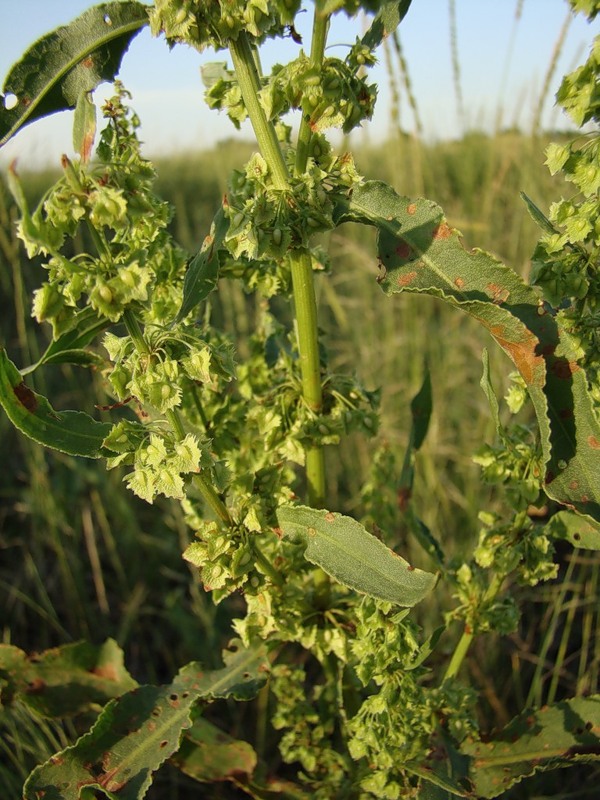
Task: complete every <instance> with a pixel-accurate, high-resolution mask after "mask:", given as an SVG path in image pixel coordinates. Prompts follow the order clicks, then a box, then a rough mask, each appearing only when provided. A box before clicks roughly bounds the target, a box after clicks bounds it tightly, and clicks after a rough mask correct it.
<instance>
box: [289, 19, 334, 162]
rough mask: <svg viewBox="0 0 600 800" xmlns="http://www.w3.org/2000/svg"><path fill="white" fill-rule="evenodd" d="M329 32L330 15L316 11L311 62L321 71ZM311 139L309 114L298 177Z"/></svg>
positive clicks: (300, 146) (301, 133)
mask: <svg viewBox="0 0 600 800" xmlns="http://www.w3.org/2000/svg"><path fill="white" fill-rule="evenodd" d="M328 32H329V14H320V13H319V11H318V9H316V10H315V21H314V24H313V32H312V42H311V46H310V62H311V64H312V65H313V66H314V67H316V68H317V69H319V68H320V67H321V65H322V64H323V58H324V56H325V44H326V42H327V33H328ZM311 137H312V131H311V128H310V117H309V116H308V114H303V115H302V122H301V123H300V130H299V131H298V141H297V143H296V164H295V172H296V175H301V174H302V173H303V172H304V171H305V169H306V164H307V163H308V154H309V151H310V140H311Z"/></svg>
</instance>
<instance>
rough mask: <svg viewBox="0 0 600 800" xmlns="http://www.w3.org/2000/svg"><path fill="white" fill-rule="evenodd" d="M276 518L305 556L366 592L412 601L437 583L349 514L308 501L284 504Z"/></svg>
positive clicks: (406, 603)
mask: <svg viewBox="0 0 600 800" xmlns="http://www.w3.org/2000/svg"><path fill="white" fill-rule="evenodd" d="M277 521H278V523H279V527H280V528H281V530H282V531H283V535H284V536H288V537H289V538H290V539H291V540H292V541H297V542H301V543H302V544H305V545H306V550H305V552H304V555H305V557H306V559H307V560H308V561H310V562H311V563H312V564H317V565H318V566H319V567H321V568H322V569H324V570H325V572H327V573H328V574H329V575H331V576H332V577H334V578H335V579H336V580H338V581H339V582H340V583H343V584H344V585H345V586H349V587H350V588H351V589H356V591H358V592H364V594H367V595H369V596H370V597H377V598H379V599H381V600H388V601H389V602H391V603H396V604H397V605H399V606H414V605H415V604H416V603H418V602H419V601H421V600H422V599H423V598H424V597H425V596H426V595H427V594H429V592H430V591H431V590H432V589H433V587H434V586H435V583H436V577H435V575H432V574H431V573H430V572H423V570H420V569H416V568H415V567H413V566H411V565H410V564H409V563H408V561H405V560H404V559H403V558H402V557H401V556H399V555H398V554H397V553H394V552H393V551H392V550H390V549H389V547H386V546H385V545H384V543H383V542H382V541H380V540H379V539H377V538H376V537H375V536H373V535H372V534H371V533H369V532H368V531H367V530H366V528H365V527H364V526H363V525H361V524H360V522H357V521H356V520H354V519H352V518H351V517H345V516H343V515H342V514H334V513H333V512H332V511H325V510H324V509H314V508H308V507H307V506H282V507H281V508H279V509H278V511H277Z"/></svg>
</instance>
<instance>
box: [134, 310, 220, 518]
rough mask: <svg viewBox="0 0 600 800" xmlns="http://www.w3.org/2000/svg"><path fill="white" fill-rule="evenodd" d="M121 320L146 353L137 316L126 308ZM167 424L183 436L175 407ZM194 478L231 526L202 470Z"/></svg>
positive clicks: (211, 504)
mask: <svg viewBox="0 0 600 800" xmlns="http://www.w3.org/2000/svg"><path fill="white" fill-rule="evenodd" d="M123 322H124V323H125V327H126V328H127V332H128V334H129V335H130V336H131V338H132V340H133V343H134V345H135V349H136V350H137V351H138V353H141V354H143V355H148V354H149V353H150V352H151V351H150V346H149V345H148V342H147V341H146V340H145V339H144V334H143V332H142V329H141V327H140V323H139V322H138V319H137V317H136V316H135V314H134V313H133V311H131V309H129V308H127V309H125V311H124V312H123ZM165 416H166V418H167V420H168V421H169V424H170V425H171V427H172V428H173V430H174V432H175V435H176V436H177V438H178V439H179V441H181V440H182V439H184V438H185V428H184V427H183V423H182V422H181V417H180V416H179V414H178V413H177V411H176V410H175V409H169V411H167V412H166V414H165ZM194 480H195V482H196V485H197V486H198V488H199V490H200V494H201V495H202V497H203V498H204V500H205V502H206V503H207V505H208V506H210V508H211V509H212V511H213V513H214V514H215V516H216V517H218V518H219V519H220V520H221V521H222V522H224V523H225V525H227V527H228V528H231V527H233V524H234V522H233V519H232V517H231V514H230V513H229V511H228V510H227V506H226V505H225V503H224V502H223V501H222V500H221V498H220V497H219V495H218V494H217V492H216V491H215V489H214V487H213V486H212V485H211V484H210V482H209V481H207V480H206V477H205V476H204V474H203V473H202V472H198V473H196V475H195V476H194Z"/></svg>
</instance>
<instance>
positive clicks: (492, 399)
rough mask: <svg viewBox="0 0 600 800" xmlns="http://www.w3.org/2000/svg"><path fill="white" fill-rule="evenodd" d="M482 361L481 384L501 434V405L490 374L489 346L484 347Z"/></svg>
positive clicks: (495, 424) (497, 431)
mask: <svg viewBox="0 0 600 800" xmlns="http://www.w3.org/2000/svg"><path fill="white" fill-rule="evenodd" d="M482 361H483V373H482V375H481V380H480V381H479V385H480V386H481V388H482V389H483V392H484V394H485V396H486V397H487V401H488V404H489V407H490V411H491V413H492V419H493V421H494V426H495V428H496V433H498V434H501V433H502V425H501V424H500V405H499V403H498V398H497V397H496V392H495V391H494V387H493V386H492V377H491V375H490V354H489V353H488V351H487V348H484V350H483V354H482Z"/></svg>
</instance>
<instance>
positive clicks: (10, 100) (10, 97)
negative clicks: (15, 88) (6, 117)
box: [4, 92, 19, 111]
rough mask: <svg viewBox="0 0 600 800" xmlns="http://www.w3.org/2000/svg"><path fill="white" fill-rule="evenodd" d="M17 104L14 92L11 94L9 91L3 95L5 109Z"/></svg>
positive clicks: (17, 99)
mask: <svg viewBox="0 0 600 800" xmlns="http://www.w3.org/2000/svg"><path fill="white" fill-rule="evenodd" d="M18 104H19V98H18V97H17V95H16V94H11V93H10V92H8V93H7V94H5V95H4V108H5V109H6V110H7V111H10V110H11V109H13V108H15V106H17V105H18Z"/></svg>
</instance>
